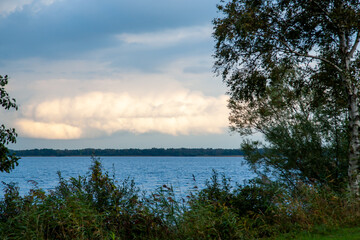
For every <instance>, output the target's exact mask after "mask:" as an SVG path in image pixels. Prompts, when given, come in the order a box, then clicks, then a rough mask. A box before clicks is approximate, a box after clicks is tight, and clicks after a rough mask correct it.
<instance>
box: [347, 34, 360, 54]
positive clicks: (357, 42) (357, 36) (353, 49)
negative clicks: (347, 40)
mask: <svg viewBox="0 0 360 240" xmlns="http://www.w3.org/2000/svg"><path fill="white" fill-rule="evenodd" d="M359 42H360V31H359V32H358V33H357V35H356V39H355V42H354V45H353V46H352V48H351V50H350V52H349V55H348V57H349V58H352V56H353V55H354V53H355V51H356V49H357V47H358V45H359Z"/></svg>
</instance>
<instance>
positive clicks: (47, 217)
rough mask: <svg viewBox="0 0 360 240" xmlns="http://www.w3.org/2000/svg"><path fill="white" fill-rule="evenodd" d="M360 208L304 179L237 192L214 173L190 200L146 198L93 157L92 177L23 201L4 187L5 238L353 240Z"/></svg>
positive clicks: (165, 191) (0, 223) (1, 234)
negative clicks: (343, 238)
mask: <svg viewBox="0 0 360 240" xmlns="http://www.w3.org/2000/svg"><path fill="white" fill-rule="evenodd" d="M359 207H360V205H359V203H358V202H356V203H354V202H352V201H350V200H349V199H348V198H347V197H346V196H344V195H342V194H341V193H333V192H332V191H330V190H329V189H324V188H323V189H320V188H318V187H316V186H312V185H309V184H304V183H302V182H298V183H297V186H296V187H294V188H290V187H287V186H285V185H282V184H280V183H276V182H271V181H269V180H268V179H262V180H260V179H257V180H252V181H250V182H249V183H248V184H247V185H244V186H240V185H237V186H236V187H232V185H231V184H230V180H229V179H227V178H226V177H225V176H219V174H218V173H216V172H214V173H213V175H212V177H211V178H210V180H209V181H208V182H207V184H206V188H205V189H202V190H197V187H196V182H194V187H193V189H189V195H188V196H186V197H185V198H180V199H177V198H176V196H175V194H174V191H173V189H172V188H171V187H170V186H166V185H163V186H162V187H160V188H159V189H157V190H156V191H155V192H153V193H142V192H140V191H139V189H138V188H136V186H135V184H134V182H133V181H131V180H130V179H125V180H123V181H122V182H121V183H118V182H116V181H115V180H114V176H110V175H109V173H108V172H106V171H104V170H103V169H102V166H101V163H100V161H99V159H96V158H94V159H93V164H92V166H91V167H90V171H89V173H88V175H87V176H79V177H77V178H71V179H68V180H65V179H63V178H62V177H61V174H60V173H59V184H58V186H57V187H56V188H55V189H54V190H53V191H51V192H49V193H46V192H44V191H43V190H42V189H38V188H36V187H35V188H34V189H33V190H31V191H30V192H29V194H27V195H26V196H20V195H19V189H18V187H17V186H16V185H15V184H5V195H4V198H3V199H2V200H1V201H0V238H1V239H258V238H272V239H275V238H279V239H288V238H293V237H294V236H299V237H302V236H304V238H299V239H322V238H307V236H309V235H307V234H308V233H309V232H315V234H318V236H321V235H323V234H324V233H327V232H329V233H330V234H332V233H334V234H336V231H335V232H334V229H340V228H345V227H350V228H349V229H350V230H349V231H345V230H344V231H343V233H344V234H345V233H346V234H349V235H348V236H349V238H348V239H351V238H350V237H351V236H352V235H354V236H355V235H356V234H358V233H356V232H354V234H352V231H351V229H356V228H354V227H356V226H357V223H358V222H359V220H360V211H359ZM338 231H340V230H338ZM358 235H359V234H358ZM358 235H357V236H358ZM314 236H316V235H314ZM323 239H326V238H323Z"/></svg>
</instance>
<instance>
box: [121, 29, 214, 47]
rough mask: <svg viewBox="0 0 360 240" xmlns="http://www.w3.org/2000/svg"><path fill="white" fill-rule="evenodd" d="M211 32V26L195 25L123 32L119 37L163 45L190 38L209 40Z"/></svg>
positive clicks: (133, 41) (148, 44)
mask: <svg viewBox="0 0 360 240" xmlns="http://www.w3.org/2000/svg"><path fill="white" fill-rule="evenodd" d="M211 32H212V29H211V26H195V27H187V28H177V29H168V30H164V31H159V32H149V33H139V34H130V33H123V34H119V35H118V36H117V37H118V39H120V40H121V41H123V42H125V43H127V44H139V45H145V46H154V47H162V46H168V45H172V44H176V43H179V42H183V41H189V40H191V41H193V42H194V41H200V40H204V39H205V40H208V39H210V38H211Z"/></svg>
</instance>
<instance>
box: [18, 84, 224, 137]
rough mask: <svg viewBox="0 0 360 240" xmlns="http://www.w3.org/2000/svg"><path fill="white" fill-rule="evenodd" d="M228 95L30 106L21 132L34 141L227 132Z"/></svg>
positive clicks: (107, 96) (90, 97)
mask: <svg viewBox="0 0 360 240" xmlns="http://www.w3.org/2000/svg"><path fill="white" fill-rule="evenodd" d="M226 103H227V97H226V96H219V97H210V96H204V95H203V94H202V93H200V92H190V91H188V90H184V89H181V90H178V91H177V92H171V93H164V94H160V95H156V94H151V93H149V94H147V95H141V96H139V95H135V94H132V95H130V94H128V93H119V94H116V93H113V92H89V93H86V94H83V95H79V96H76V97H68V98H58V99H54V100H50V101H44V102H40V103H37V104H32V105H28V106H25V111H24V112H23V114H24V118H22V119H20V120H19V121H18V122H17V128H18V130H19V133H20V134H21V135H23V136H27V137H32V138H47V139H74V138H85V137H91V136H93V135H94V132H95V133H105V134H109V135H110V134H113V133H115V132H117V131H128V132H133V133H138V134H141V133H148V132H160V133H164V134H171V135H179V134H183V135H189V134H203V133H223V131H224V128H226V127H227V125H228V121H227V116H228V110H227V108H226Z"/></svg>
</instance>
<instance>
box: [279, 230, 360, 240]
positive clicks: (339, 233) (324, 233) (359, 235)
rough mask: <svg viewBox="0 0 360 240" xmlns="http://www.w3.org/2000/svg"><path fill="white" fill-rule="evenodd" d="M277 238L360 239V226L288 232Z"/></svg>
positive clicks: (280, 239) (297, 239) (311, 239)
mask: <svg viewBox="0 0 360 240" xmlns="http://www.w3.org/2000/svg"><path fill="white" fill-rule="evenodd" d="M276 239H277V240H285V239H295V240H358V239H360V227H356V228H340V229H333V230H315V231H314V232H301V233H298V234H296V233H288V234H284V235H282V236H278V237H276Z"/></svg>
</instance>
